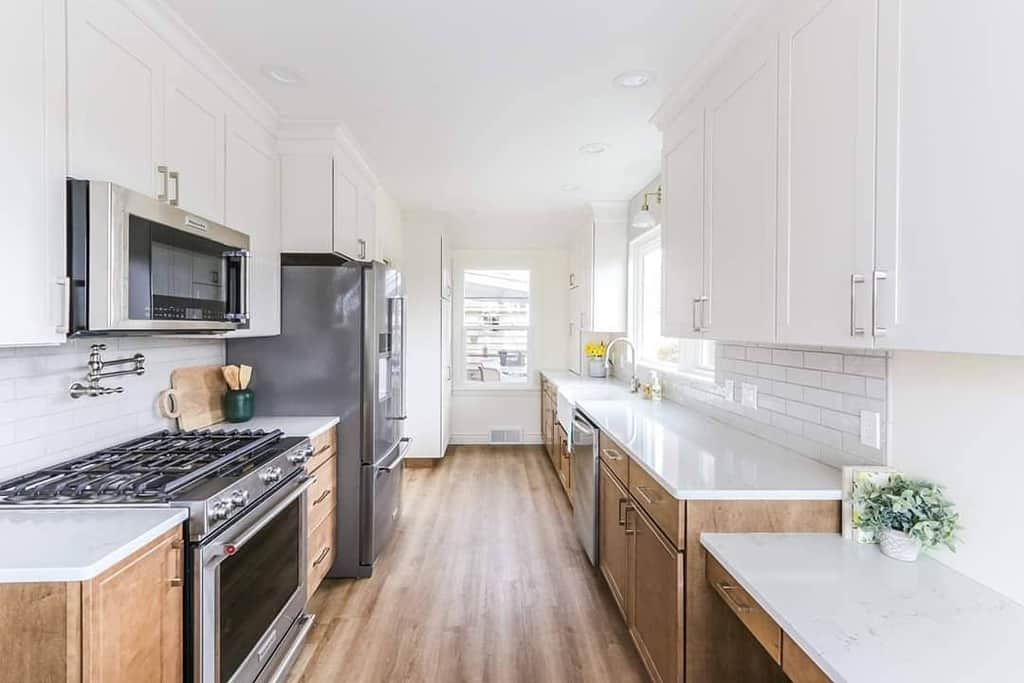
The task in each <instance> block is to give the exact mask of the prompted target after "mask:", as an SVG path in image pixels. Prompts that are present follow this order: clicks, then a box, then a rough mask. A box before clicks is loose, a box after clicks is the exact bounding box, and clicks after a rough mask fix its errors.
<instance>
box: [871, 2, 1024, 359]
mask: <svg viewBox="0 0 1024 683" xmlns="http://www.w3.org/2000/svg"><path fill="white" fill-rule="evenodd" d="M882 12H883V14H882V17H881V20H880V22H879V26H880V27H881V35H880V51H879V55H880V58H879V83H880V90H879V99H880V103H879V149H880V158H879V164H878V168H879V177H878V201H879V219H878V246H877V266H876V268H877V270H878V271H879V272H884V273H886V275H887V279H885V280H880V281H879V282H878V301H879V307H878V314H877V320H876V323H877V327H879V328H885V331H884V332H882V331H881V330H879V332H880V333H879V334H878V335H877V341H876V343H877V344H878V345H879V346H882V347H891V348H900V349H930V350H936V351H959V352H974V353H1005V354H1015V355H1021V354H1024V268H1022V267H1021V255H1022V254H1024V229H1022V228H1021V218H1020V214H1021V211H1020V197H1021V188H1024V166H1022V164H1021V150H1024V127H1022V125H1021V122H1022V121H1024V88H1022V87H1021V85H1020V72H1021V64H1022V63H1024V41H1022V40H1021V37H1020V27H1021V26H1022V25H1024V3H1019V2H997V1H995V0H983V1H978V2H971V3H957V2H940V1H938V0H934V1H930V2H924V1H916V2H908V1H904V2H902V3H898V6H897V3H882ZM897 190H898V194H897V192H896V191H897Z"/></svg>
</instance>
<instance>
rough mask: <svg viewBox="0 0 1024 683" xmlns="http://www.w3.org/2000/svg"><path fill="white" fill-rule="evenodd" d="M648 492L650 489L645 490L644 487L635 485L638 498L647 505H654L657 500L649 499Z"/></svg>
mask: <svg viewBox="0 0 1024 683" xmlns="http://www.w3.org/2000/svg"><path fill="white" fill-rule="evenodd" d="M648 491H650V489H649V488H647V487H646V486H640V485H637V487H636V492H637V493H639V494H640V497H641V498H643V499H644V500H646V501H647V503H648V504H649V505H654V504H656V503H657V502H658V499H657V498H655V497H651V494H650V493H648Z"/></svg>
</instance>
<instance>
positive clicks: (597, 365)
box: [587, 358, 608, 377]
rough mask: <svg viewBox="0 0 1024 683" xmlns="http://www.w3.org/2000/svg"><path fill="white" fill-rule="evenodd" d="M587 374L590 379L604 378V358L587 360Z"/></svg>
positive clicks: (605, 372) (605, 373)
mask: <svg viewBox="0 0 1024 683" xmlns="http://www.w3.org/2000/svg"><path fill="white" fill-rule="evenodd" d="M587 374H589V375H590V376H591V377H605V376H606V375H607V374H608V373H607V370H606V369H605V367H604V358H590V359H588V361H587Z"/></svg>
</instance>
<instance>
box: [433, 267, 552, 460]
mask: <svg viewBox="0 0 1024 683" xmlns="http://www.w3.org/2000/svg"><path fill="white" fill-rule="evenodd" d="M453 259H454V262H455V278H456V287H455V289H456V293H455V297H454V302H453V303H454V310H455V314H454V316H453V317H454V320H455V331H454V335H453V336H454V345H455V348H456V354H455V363H456V371H455V376H456V377H457V378H461V377H464V375H465V373H464V372H462V368H461V366H460V365H459V352H458V349H459V345H460V338H459V321H460V315H459V308H460V306H461V287H460V286H459V283H460V281H461V277H460V274H461V271H462V269H464V268H522V267H529V268H530V270H531V282H530V318H531V328H532V329H531V348H530V353H531V356H532V357H531V358H530V359H529V361H528V363H529V367H530V370H531V372H530V385H529V386H525V387H522V388H520V387H516V388H508V387H501V388H493V389H492V388H488V389H483V388H478V387H472V386H459V384H458V383H457V384H456V386H455V389H454V392H453V396H452V443H482V442H485V441H487V438H488V430H489V429H490V428H491V427H503V428H516V427H521V428H522V429H523V432H524V439H525V440H526V441H528V442H532V443H540V442H541V438H540V389H539V375H538V374H537V371H538V370H540V369H545V368H558V369H562V368H565V367H566V363H567V358H566V354H567V351H568V349H567V343H566V340H567V338H568V320H569V291H568V288H567V287H566V286H565V283H566V281H567V278H568V273H569V254H568V252H567V251H566V250H565V249H557V248H552V249H543V250H540V249H538V250H517V249H508V250H505V249H500V250H457V251H455V252H453Z"/></svg>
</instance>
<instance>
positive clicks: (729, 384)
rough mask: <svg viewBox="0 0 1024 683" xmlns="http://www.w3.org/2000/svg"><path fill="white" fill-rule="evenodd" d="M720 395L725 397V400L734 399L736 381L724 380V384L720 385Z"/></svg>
mask: <svg viewBox="0 0 1024 683" xmlns="http://www.w3.org/2000/svg"><path fill="white" fill-rule="evenodd" d="M722 395H723V396H724V397H725V400H726V401H735V400H736V383H735V382H733V381H732V380H731V379H727V380H725V384H724V386H723V387H722Z"/></svg>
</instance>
